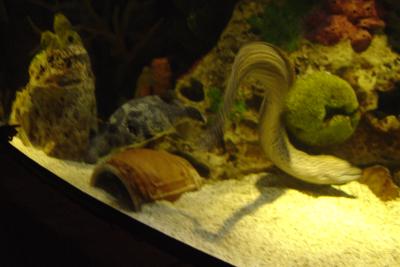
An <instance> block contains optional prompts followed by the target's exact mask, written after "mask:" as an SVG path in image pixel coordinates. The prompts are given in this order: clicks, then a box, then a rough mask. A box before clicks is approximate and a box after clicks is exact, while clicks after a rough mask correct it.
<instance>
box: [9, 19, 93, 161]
mask: <svg viewBox="0 0 400 267" xmlns="http://www.w3.org/2000/svg"><path fill="white" fill-rule="evenodd" d="M54 29H55V33H52V32H49V31H46V32H44V33H43V34H42V50H41V51H40V52H39V53H38V54H37V55H36V56H35V57H34V58H33V60H32V62H31V64H30V66H29V77H30V79H29V82H28V84H27V85H26V86H25V87H24V88H23V89H22V91H20V92H18V93H17V96H16V99H15V101H14V103H13V107H12V114H11V117H10V122H11V123H12V124H19V125H20V126H21V128H20V131H19V137H20V138H21V139H22V141H23V142H24V144H25V145H33V146H35V147H38V148H40V149H42V150H44V152H45V153H46V154H48V155H50V156H54V157H58V158H63V159H72V160H80V159H82V158H83V156H84V154H85V152H86V149H87V147H88V142H89V136H90V134H91V133H94V132H96V130H97V109H96V99H95V93H94V91H95V84H94V75H93V73H92V69H91V64H90V59H89V55H88V53H87V51H86V49H85V48H84V47H83V45H82V42H81V40H80V37H79V35H78V34H77V33H76V32H74V31H73V30H72V29H71V25H70V24H69V21H68V20H67V19H66V18H65V17H64V16H63V15H61V14H57V15H56V16H55V19H54Z"/></svg>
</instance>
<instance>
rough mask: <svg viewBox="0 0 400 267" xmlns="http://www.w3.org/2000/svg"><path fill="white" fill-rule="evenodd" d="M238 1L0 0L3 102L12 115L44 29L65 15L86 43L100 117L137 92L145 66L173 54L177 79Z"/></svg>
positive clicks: (210, 44) (210, 43)
mask: <svg viewBox="0 0 400 267" xmlns="http://www.w3.org/2000/svg"><path fill="white" fill-rule="evenodd" d="M235 2H237V0H218V1H213V0H191V1H187V0H62V1H61V0H59V1H56V0H0V35H1V46H0V51H1V53H2V55H1V62H0V89H1V94H0V100H1V102H0V106H1V105H2V106H3V108H4V109H5V112H4V113H5V114H3V115H2V114H0V116H3V120H5V118H4V117H6V115H7V113H8V112H9V109H10V102H11V101H12V100H13V98H14V95H15V91H16V90H17V89H19V88H21V87H22V86H24V85H25V84H26V83H27V81H28V78H29V77H28V66H29V62H30V60H31V59H32V57H33V56H34V54H35V53H36V52H37V51H38V50H39V41H40V32H42V31H45V30H52V23H53V16H54V14H55V13H57V12H61V13H63V14H64V15H66V16H67V18H68V19H69V20H70V21H71V23H72V25H73V26H74V28H75V29H76V30H77V31H78V33H79V34H80V35H81V37H82V39H83V41H84V44H85V47H86V48H87V49H88V51H89V54H90V57H91V61H92V66H93V71H94V74H95V76H96V97H97V103H98V110H99V115H100V117H102V118H106V117H108V115H109V114H111V113H112V112H113V111H114V110H115V109H116V108H117V107H118V105H120V104H121V102H123V101H125V100H126V99H129V98H132V97H133V95H134V92H135V84H136V80H137V77H138V75H139V74H140V73H141V70H142V69H143V66H145V65H148V64H149V63H150V61H151V60H152V59H153V58H156V57H166V58H168V60H169V62H170V64H171V68H172V72H173V80H175V79H176V78H178V77H179V76H180V75H182V74H183V73H185V72H186V71H187V70H188V69H189V68H190V66H191V65H193V64H194V62H195V61H196V60H198V59H199V58H201V56H203V55H204V54H205V53H206V52H207V51H209V50H210V49H211V48H212V47H213V46H214V45H215V43H216V41H217V40H218V37H219V35H220V33H221V32H222V30H223V28H224V27H225V25H226V23H227V22H228V20H229V18H230V16H231V13H232V10H233V7H234V4H235Z"/></svg>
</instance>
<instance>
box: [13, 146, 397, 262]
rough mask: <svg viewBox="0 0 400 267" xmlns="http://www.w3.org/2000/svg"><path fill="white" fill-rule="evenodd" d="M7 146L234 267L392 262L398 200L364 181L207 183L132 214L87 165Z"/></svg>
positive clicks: (263, 177)
mask: <svg viewBox="0 0 400 267" xmlns="http://www.w3.org/2000/svg"><path fill="white" fill-rule="evenodd" d="M12 144H13V145H14V146H16V147H17V148H18V149H19V150H21V151H22V152H23V153H25V154H26V155H28V156H29V157H31V158H32V159H33V160H34V161H36V162H38V163H39V164H40V165H42V166H44V167H46V168H47V169H49V170H50V171H51V172H53V173H55V174H56V175H58V176H59V177H61V178H62V179H64V180H66V181H67V182H69V183H70V184H72V185H73V186H75V187H77V188H79V189H80V190H82V191H84V192H85V193H87V194H89V195H91V196H93V197H95V198H96V199H98V200H100V201H102V202H104V203H106V204H108V205H109V206H111V207H113V208H115V209H118V210H120V211H121V212H123V213H125V214H127V215H129V216H130V217H132V218H134V219H136V220H139V221H141V222H143V223H145V224H147V225H149V226H151V227H153V228H155V229H158V230H160V231H162V232H164V233H165V234H167V235H170V236H172V237H174V238H176V239H179V240H181V241H183V242H185V243H187V244H189V245H191V246H193V247H196V248H198V249H199V250H202V251H204V252H206V253H209V254H211V255H214V256H216V257H218V258H220V259H222V260H224V261H227V262H229V263H231V264H233V265H238V266H400V200H396V201H388V202H382V201H381V200H380V199H379V198H377V197H376V196H375V195H374V194H373V193H372V192H371V191H370V190H369V188H368V187H367V186H365V185H363V184H360V183H358V182H351V183H349V184H346V185H342V186H322V187H321V186H308V185H305V184H302V183H299V182H296V181H294V180H293V179H290V178H288V177H285V175H283V174H281V173H279V172H276V173H261V174H252V175H249V176H246V177H243V178H242V179H239V180H233V179H232V180H224V181H221V182H217V183H214V184H207V185H205V186H204V187H202V189H201V190H199V191H197V192H191V193H186V194H184V195H183V196H182V197H181V198H180V199H179V200H178V201H177V202H175V203H170V202H167V201H160V202H156V203H152V204H147V205H145V206H144V207H143V210H142V211H141V212H138V213H135V212H131V211H129V210H126V209H124V208H122V207H121V206H119V204H118V202H117V201H116V199H115V198H113V197H112V196H111V195H110V194H108V193H106V192H105V191H103V190H101V189H98V188H94V187H91V186H89V179H90V175H91V172H92V170H93V167H94V165H88V164H80V163H76V162H70V161H62V160H57V159H54V158H50V157H48V156H46V155H45V154H44V153H43V152H41V151H38V150H36V149H33V148H30V147H25V146H24V145H23V144H22V143H21V142H20V140H19V139H17V138H14V140H13V142H12Z"/></svg>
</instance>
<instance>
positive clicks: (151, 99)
mask: <svg viewBox="0 0 400 267" xmlns="http://www.w3.org/2000/svg"><path fill="white" fill-rule="evenodd" d="M189 119H192V120H197V121H198V122H201V123H202V122H204V121H205V119H204V118H203V115H202V114H201V113H200V112H199V111H198V110H196V109H195V108H192V107H184V106H182V105H180V103H167V102H164V101H163V100H162V99H161V98H160V97H158V96H157V95H150V96H145V97H141V98H135V99H132V100H130V101H128V102H126V103H125V104H123V105H122V106H121V107H120V108H118V109H117V110H116V111H115V112H114V113H113V114H112V115H111V116H110V118H109V119H108V121H107V122H106V123H105V125H103V127H101V129H100V131H99V133H98V134H97V135H96V136H95V137H94V138H93V139H92V140H91V142H90V148H89V150H88V154H87V156H86V158H85V160H86V161H87V162H91V163H93V162H96V161H97V159H98V158H99V157H102V156H105V155H107V154H108V153H110V152H111V151H112V150H115V149H118V148H121V147H124V146H134V147H141V146H143V145H145V144H146V143H147V142H149V141H151V140H154V139H156V138H159V137H160V136H163V135H167V134H171V133H173V132H175V131H176V128H175V127H176V126H177V125H179V124H180V123H184V122H185V121H187V120H189Z"/></svg>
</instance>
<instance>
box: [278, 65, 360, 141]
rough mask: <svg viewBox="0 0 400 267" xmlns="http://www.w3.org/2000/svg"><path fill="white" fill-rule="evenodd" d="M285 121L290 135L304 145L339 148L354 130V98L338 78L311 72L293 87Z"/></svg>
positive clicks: (356, 118) (357, 118)
mask: <svg viewBox="0 0 400 267" xmlns="http://www.w3.org/2000/svg"><path fill="white" fill-rule="evenodd" d="M284 119H285V123H286V127H287V129H288V131H289V133H290V134H292V135H293V136H294V137H295V139H297V140H298V141H300V142H301V143H303V144H305V145H309V146H328V145H334V144H339V143H342V142H344V141H345V140H346V139H348V138H349V137H350V136H351V135H352V134H353V132H354V130H355V128H356V127H357V124H358V121H359V119H360V114H359V112H358V101H357V97H356V95H355V93H354V90H353V88H352V87H351V86H350V84H349V83H348V82H346V81H345V80H343V79H341V78H340V77H338V76H335V75H332V74H330V73H328V72H314V73H312V74H308V75H305V76H303V77H301V78H298V79H297V80H296V82H295V83H294V85H293V87H292V88H291V90H290V92H289V94H288V96H287V99H286V110H285V116H284Z"/></svg>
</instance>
